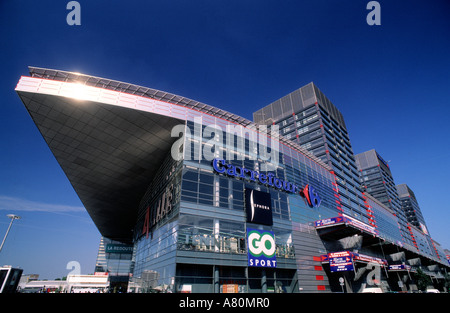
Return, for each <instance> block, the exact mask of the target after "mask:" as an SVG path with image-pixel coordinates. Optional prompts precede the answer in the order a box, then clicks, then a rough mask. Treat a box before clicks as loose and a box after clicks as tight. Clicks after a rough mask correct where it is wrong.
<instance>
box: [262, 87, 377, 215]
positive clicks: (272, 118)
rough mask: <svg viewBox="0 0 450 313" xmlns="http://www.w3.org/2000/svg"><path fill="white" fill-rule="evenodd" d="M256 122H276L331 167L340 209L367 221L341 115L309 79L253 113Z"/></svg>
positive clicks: (352, 155)
mask: <svg viewBox="0 0 450 313" xmlns="http://www.w3.org/2000/svg"><path fill="white" fill-rule="evenodd" d="M253 120H254V121H255V122H256V123H257V124H264V125H272V124H273V125H278V126H279V130H280V134H281V135H283V136H284V137H286V138H288V139H291V140H292V141H294V142H296V143H298V144H299V145H301V146H302V147H303V148H306V149H307V150H309V151H310V152H311V153H312V154H314V155H315V156H316V157H318V158H320V159H321V160H322V161H324V162H325V163H327V164H328V165H330V166H331V167H332V168H333V172H334V174H335V176H336V182H337V185H338V186H337V187H338V190H339V197H340V199H339V200H338V208H339V209H341V211H342V213H344V214H347V215H350V216H352V217H356V218H358V219H359V220H361V221H363V222H366V223H370V219H371V218H370V215H368V212H367V210H366V208H365V206H364V198H363V196H362V191H361V189H360V183H359V174H358V169H357V166H356V163H355V158H354V154H353V150H352V146H351V143H350V138H349V135H348V132H347V128H346V125H345V121H344V118H343V116H342V114H341V112H340V111H339V110H338V109H337V108H336V106H335V105H334V104H333V103H331V101H330V100H329V99H328V98H327V97H326V96H325V95H324V94H323V93H322V92H321V91H320V90H319V88H317V86H316V85H315V84H314V83H312V82H311V83H309V84H307V85H305V86H303V87H301V88H299V89H297V90H295V91H293V92H291V93H290V94H288V95H286V96H284V97H282V98H281V99H279V100H277V101H275V102H273V103H271V104H269V105H267V106H265V107H263V108H262V109H260V110H258V111H256V112H254V113H253Z"/></svg>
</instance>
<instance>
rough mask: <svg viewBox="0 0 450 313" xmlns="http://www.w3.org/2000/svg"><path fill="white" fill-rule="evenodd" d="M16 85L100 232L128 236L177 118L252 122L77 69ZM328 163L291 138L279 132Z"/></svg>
mask: <svg viewBox="0 0 450 313" xmlns="http://www.w3.org/2000/svg"><path fill="white" fill-rule="evenodd" d="M30 74H31V77H27V76H23V77H21V79H20V81H19V83H18V84H17V87H16V91H17V93H18V95H19V96H20V98H21V100H22V102H23V103H24V105H25V107H26V108H27V110H28V112H29V114H30V115H31V117H32V119H33V121H34V123H35V124H36V125H37V127H38V129H39V131H40V132H41V134H42V136H43V137H44V139H45V141H46V143H47V144H48V146H49V147H50V149H51V151H52V153H53V154H54V156H55V158H56V160H57V161H58V163H59V164H60V166H61V168H62V169H63V171H64V172H65V174H66V176H67V177H68V179H69V181H70V183H71V184H72V186H73V188H74V189H75V191H76V193H77V194H78V196H79V198H80V200H81V201H82V203H83V205H84V206H85V208H86V210H87V211H88V213H89V214H90V216H91V218H92V220H93V221H94V223H95V225H96V226H97V228H98V229H99V231H100V233H101V234H102V235H103V236H105V237H108V238H110V239H114V240H118V241H123V242H130V241H131V240H132V229H133V227H134V225H135V222H136V216H137V209H138V205H139V202H140V200H141V198H142V196H143V195H144V193H145V191H146V189H147V187H148V186H149V184H150V182H151V181H152V179H153V175H154V173H155V172H156V171H157V170H158V168H159V166H160V164H161V163H162V161H163V160H164V158H165V157H166V156H167V155H168V154H169V153H170V149H171V147H172V144H173V142H174V141H175V140H176V139H178V137H177V138H173V137H171V130H172V128H173V127H174V126H175V125H179V124H180V123H182V124H184V123H185V121H186V120H193V118H194V117H198V116H201V117H202V118H204V119H205V121H206V120H207V121H208V122H209V121H212V122H213V123H217V124H219V123H220V124H222V125H225V124H229V123H232V124H238V125H241V126H244V127H247V128H252V129H253V130H255V131H258V126H257V125H256V124H254V123H253V122H251V121H249V120H247V119H245V118H243V117H240V116H238V115H235V114H232V113H229V112H227V111H224V110H221V109H218V108H215V107H212V106H209V105H206V104H203V103H200V102H198V101H194V100H190V99H187V98H184V97H181V96H177V95H174V94H170V93H167V92H163V91H160V90H156V89H151V88H146V87H141V86H137V85H133V84H127V83H123V82H118V81H114V80H108V79H104V78H99V77H94V76H88V75H83V74H79V73H73V72H66V71H58V70H51V69H43V68H37V67H30ZM275 140H278V141H279V142H280V143H282V144H283V145H284V146H286V147H289V148H291V149H293V150H296V151H298V152H300V153H302V154H304V155H306V156H308V157H309V158H310V159H311V160H313V161H314V162H316V163H317V164H319V165H320V166H322V167H323V168H324V169H325V170H328V171H329V170H330V168H329V166H328V165H326V164H324V163H323V162H322V161H321V160H320V159H318V158H316V157H314V156H313V155H312V154H310V153H309V152H307V151H306V150H304V149H302V148H301V147H299V146H298V145H297V144H295V143H293V142H292V141H290V140H288V139H286V138H284V137H282V136H277V137H275Z"/></svg>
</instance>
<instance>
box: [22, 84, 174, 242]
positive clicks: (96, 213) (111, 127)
mask: <svg viewBox="0 0 450 313" xmlns="http://www.w3.org/2000/svg"><path fill="white" fill-rule="evenodd" d="M17 92H18V94H19V96H20V98H21V99H22V101H23V103H24V104H25V106H26V108H27V110H28V112H29V113H30V115H31V117H32V119H33V121H34V122H35V124H36V125H37V127H38V128H39V131H40V132H41V134H42V136H43V137H44V139H45V141H46V143H47V144H48V146H49V147H50V149H51V151H52V153H53V154H54V156H55V158H56V160H57V161H58V163H59V164H60V166H61V168H62V169H63V171H64V173H65V174H66V176H67V177H68V179H69V181H70V183H71V184H72V186H73V188H74V189H75V191H76V193H77V194H78V196H79V198H80V200H81V201H82V203H83V205H84V206H85V208H86V210H87V211H88V212H89V214H90V216H91V218H92V220H93V221H94V223H95V224H96V226H97V228H98V229H99V231H100V233H101V234H102V235H103V236H105V237H108V238H111V239H114V240H119V241H124V242H129V241H130V240H131V238H132V228H133V226H134V223H135V222H136V214H137V208H138V204H139V201H140V199H141V198H142V196H143V194H144V193H145V191H146V188H147V187H148V185H149V184H150V182H151V180H152V177H153V175H154V173H155V171H156V170H157V169H158V167H159V165H160V164H161V163H162V161H163V159H164V158H165V157H166V156H167V154H168V153H170V148H171V146H172V143H173V141H174V140H175V139H176V138H172V137H171V135H170V131H171V129H172V127H173V126H175V125H178V124H180V123H182V122H181V121H180V120H178V119H175V118H171V117H166V116H161V115H158V114H153V113H148V112H142V111H137V110H133V109H130V108H124V107H120V106H111V105H108V104H104V103H99V102H93V101H86V100H78V99H75V98H67V97H62V96H53V95H45V94H39V93H30V92H24V91H19V90H18V91H17Z"/></svg>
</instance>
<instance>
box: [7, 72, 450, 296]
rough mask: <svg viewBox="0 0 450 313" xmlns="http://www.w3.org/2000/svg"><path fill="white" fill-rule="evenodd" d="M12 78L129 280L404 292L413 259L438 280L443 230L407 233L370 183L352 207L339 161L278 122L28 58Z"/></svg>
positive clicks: (195, 286)
mask: <svg viewBox="0 0 450 313" xmlns="http://www.w3.org/2000/svg"><path fill="white" fill-rule="evenodd" d="M16 91H17V93H18V95H19V97H20V98H21V100H22V102H23V103H24V105H25V107H26V108H27V110H28V112H29V114H30V116H31V118H32V119H33V121H34V123H35V124H36V126H37V127H38V129H39V131H40V132H41V134H42V136H43V138H44V139H45V141H46V143H47V145H48V146H49V147H50V149H51V151H52V153H53V154H54V156H55V158H56V160H57V161H58V163H59V164H60V166H61V168H62V170H63V171H64V173H65V174H66V176H67V178H68V179H69V181H70V183H71V184H72V186H73V188H74V190H75V191H76V193H77V195H78V196H79V198H80V199H81V201H82V203H83V205H84V206H85V208H86V210H87V211H88V213H89V214H90V216H91V218H92V220H93V221H94V223H95V225H96V226H97V228H98V230H99V231H100V233H101V235H102V236H103V238H104V239H105V242H106V241H107V242H108V244H104V246H103V248H102V249H103V250H102V257H103V259H102V260H103V261H102V262H103V263H102V264H103V265H102V266H100V265H98V267H97V269H96V270H97V271H108V272H109V273H110V277H113V276H122V278H124V277H126V278H125V281H128V288H129V289H132V290H133V291H136V292H150V291H152V290H160V291H168V292H210V293H218V292H289V293H291V292H341V291H345V292H361V291H364V290H365V289H367V288H372V287H377V288H381V289H383V290H384V291H387V290H397V291H400V290H404V291H406V290H412V289H414V288H416V287H415V286H416V280H415V270H416V269H417V268H421V269H422V270H423V271H425V272H426V273H427V275H429V276H430V277H431V278H432V281H433V284H434V285H435V286H436V287H438V288H441V285H442V282H443V277H444V276H443V275H445V273H446V272H447V271H448V269H449V263H448V261H447V260H446V257H445V254H444V253H443V250H442V249H441V248H440V246H439V244H438V243H436V242H433V249H428V250H427V251H426V252H424V251H422V250H420V249H418V248H416V247H414V246H413V245H410V244H408V243H407V242H409V241H407V240H405V239H404V238H403V235H402V233H401V231H400V226H399V223H398V220H397V217H396V215H395V214H394V212H393V211H392V210H390V209H389V208H387V207H386V206H384V205H383V204H381V203H380V202H378V201H377V200H376V199H374V198H373V197H371V196H370V195H369V194H364V193H362V194H360V195H358V197H359V198H360V200H361V205H360V207H361V208H362V209H360V211H361V212H359V211H358V212H359V213H358V214H347V212H346V211H344V210H343V208H342V205H341V203H340V197H341V196H340V194H339V185H338V184H337V179H336V174H335V171H334V170H333V168H332V167H331V166H330V165H329V164H327V163H326V162H324V161H323V160H322V159H320V158H318V157H316V156H314V154H313V153H311V152H309V151H307V150H306V149H305V148H303V147H301V146H300V145H299V144H298V143H296V142H295V141H292V140H290V139H288V138H286V137H285V136H282V135H280V134H279V131H278V127H277V125H263V124H256V123H253V122H251V121H249V120H247V119H245V118H242V117H240V116H238V115H235V114H232V113H229V112H226V111H224V110H221V109H219V108H215V107H212V106H209V105H206V104H203V103H200V102H197V101H193V100H190V99H187V98H184V97H181V96H177V95H174V94H170V93H167V92H163V91H159V90H155V89H151V88H146V87H141V86H137V85H133V84H127V83H123V82H118V81H114V80H108V79H103V78H98V77H93V76H88V75H83V74H79V73H72V72H66V71H59V70H50V69H42V68H35V67H30V76H22V77H21V78H20V80H19V82H18V84H17V87H16ZM320 106H322V104H321V103H320V99H318V98H317V97H315V96H311V98H308V99H303V109H307V108H312V107H314V108H319V107H320ZM293 116H295V113H294V114H293ZM302 117H304V115H302ZM306 118H307V116H306ZM409 233H411V235H413V233H415V235H416V237H417V238H419V237H420V238H422V237H424V239H423V240H424V241H425V242H428V241H427V240H428V239H427V238H425V237H426V236H425V235H424V234H422V233H421V232H420V230H419V229H416V228H414V226H412V228H411V227H410V229H409ZM408 240H410V239H408ZM102 242H103V241H102ZM129 247H132V249H130V248H129ZM99 254H100V253H99ZM120 259H123V260H126V261H123V262H128V263H123V262H122V264H121V268H122V269H121V273H118V272H116V273H113V272H114V271H112V270H109V269H108V261H110V263H111V264H113V263H114V262H113V261H112V260H116V263H117V262H118V261H117V260H120ZM117 264H119V263H117ZM123 264H128V265H127V266H125V268H124V267H123ZM115 279H116V281H121V282H122V283H123V282H124V279H118V278H117V277H116V278H115Z"/></svg>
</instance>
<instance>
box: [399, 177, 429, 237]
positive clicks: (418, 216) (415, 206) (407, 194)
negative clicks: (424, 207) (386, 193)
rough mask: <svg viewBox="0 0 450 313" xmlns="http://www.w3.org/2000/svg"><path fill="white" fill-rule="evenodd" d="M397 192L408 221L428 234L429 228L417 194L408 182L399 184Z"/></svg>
mask: <svg viewBox="0 0 450 313" xmlns="http://www.w3.org/2000/svg"><path fill="white" fill-rule="evenodd" d="M396 187H397V193H398V197H399V199H400V204H401V206H402V209H403V212H405V215H406V219H407V221H408V222H409V223H410V224H412V225H414V226H416V227H417V228H419V229H421V230H422V231H423V232H424V233H425V234H427V235H428V229H427V226H426V223H425V219H424V218H423V215H422V211H421V210H420V207H419V203H418V202H417V198H416V195H415V194H414V192H413V191H412V190H411V188H409V186H408V185H407V184H400V185H397V186H396Z"/></svg>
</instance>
